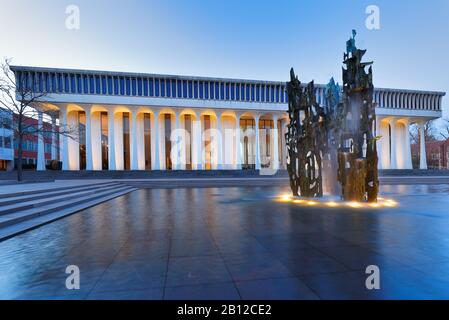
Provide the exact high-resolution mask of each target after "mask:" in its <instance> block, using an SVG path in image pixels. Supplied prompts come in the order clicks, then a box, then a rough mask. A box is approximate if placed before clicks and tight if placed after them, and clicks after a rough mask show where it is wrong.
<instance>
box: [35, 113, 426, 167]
mask: <svg viewBox="0 0 449 320" xmlns="http://www.w3.org/2000/svg"><path fill="white" fill-rule="evenodd" d="M130 115H131V126H130V152H131V155H130V160H131V170H139V169H142V168H141V166H140V168H139V163H138V154H139V152H138V145H139V143H138V141H137V137H138V132H137V111H136V110H131V112H130ZM159 116H160V111H159V110H155V111H153V121H152V129H153V130H152V133H154V134H155V139H154V140H153V141H154V147H153V148H154V159H153V161H152V169H153V170H160V169H161V163H160V161H159V160H160V138H159V121H158V119H159ZM221 116H222V113H221V112H217V113H216V117H217V122H216V129H217V130H218V131H219V132H222V130H221V129H222V128H221ZM235 116H236V118H235V121H236V128H240V119H241V116H242V113H236V115H235ZM180 117H181V112H180V111H178V112H176V113H175V129H180V128H181V124H180ZM195 117H196V118H197V119H199V118H200V114H195ZM254 120H255V123H256V124H257V126H258V124H259V121H260V114H256V115H255V116H254ZM272 120H273V129H274V130H272V134H273V138H272V141H273V149H272V150H273V154H272V159H273V166H272V169H275V170H277V169H279V161H278V159H279V145H278V141H279V137H278V116H277V115H276V114H274V115H273V116H272ZM60 124H61V125H62V126H63V127H64V126H65V125H67V112H66V111H64V110H62V111H61V112H60ZM193 124H194V126H193V128H192V130H193V131H192V132H193V137H194V138H193V139H192V140H193V143H194V145H195V152H196V154H195V156H194V158H195V159H196V161H195V167H193V169H198V170H200V169H203V166H202V163H201V159H202V143H203V141H202V138H201V134H199V133H200V132H202V129H201V121H195V122H193ZM51 125H52V136H51V139H52V148H51V154H52V155H51V157H52V159H56V152H57V148H56V144H57V134H56V119H55V118H53V119H52V122H51ZM409 125H410V120H409V119H407V118H405V119H396V118H393V117H389V118H379V119H378V121H376V126H377V127H376V130H377V135H380V136H382V137H383V138H381V139H380V140H378V142H377V144H378V145H377V149H378V154H379V168H380V169H383V168H389V169H411V168H412V159H411V147H410V133H409ZM418 125H419V135H420V139H419V141H420V166H419V167H420V169H427V159H426V148H425V134H424V130H425V129H424V126H425V121H420V122H419V123H418ZM38 126H39V127H42V126H43V114H42V113H41V112H39V113H38ZM388 126H389V129H388ZM283 129H284V128H283V127H282V128H281V135H282V136H281V137H283V135H284V131H283ZM85 130H86V142H87V143H86V170H94V169H98V168H94V165H93V156H92V115H91V112H90V108H88V109H86V128H85ZM115 131H116V130H115V121H114V110H108V139H109V140H108V159H109V170H117V163H116V158H115V153H116V149H115V145H116V144H115V135H116V132H115ZM235 132H236V133H235V134H236V136H235V139H236V141H240V130H236V131H235ZM390 132H391V134H390ZM282 140H283V139H281V141H282ZM60 141H61V160H62V169H63V170H70V167H69V154H68V149H69V148H68V142H69V138H68V137H67V136H64V135H62V136H61V137H60ZM216 142H217V149H216V150H217V155H216V158H217V169H223V154H222V153H223V146H222V138H221V137H219V138H218V139H216ZM255 146H256V152H255V167H256V169H260V168H261V157H260V134H259V130H256V132H255ZM177 147H178V149H177V150H176V159H175V163H174V168H175V169H178V170H179V169H183V168H182V166H181V162H182V161H181V155H182V154H183V152H182V143H180V141H178V142H177ZM44 149H45V144H44V137H43V133H42V131H39V133H38V152H37V153H38V156H37V170H45V150H44ZM390 150H391V152H390ZM235 168H236V169H241V168H242V154H241V148H240V147H237V148H236V165H235Z"/></svg>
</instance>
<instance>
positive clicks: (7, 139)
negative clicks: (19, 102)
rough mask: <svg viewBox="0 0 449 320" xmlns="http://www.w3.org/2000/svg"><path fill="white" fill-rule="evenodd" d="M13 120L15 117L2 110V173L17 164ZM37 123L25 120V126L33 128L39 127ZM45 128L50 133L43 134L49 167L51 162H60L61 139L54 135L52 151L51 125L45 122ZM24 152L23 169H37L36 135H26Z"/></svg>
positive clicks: (0, 122)
mask: <svg viewBox="0 0 449 320" xmlns="http://www.w3.org/2000/svg"><path fill="white" fill-rule="evenodd" d="M12 119H13V117H12V116H11V113H10V112H9V111H7V110H5V109H1V108H0V171H5V170H12V169H13V168H14V167H15V165H16V164H17V157H18V141H17V139H14V134H13V130H12V129H11V121H12ZM14 119H15V116H14ZM37 123H38V121H37V119H33V118H27V119H26V120H25V124H27V126H28V125H29V126H31V128H33V127H35V126H37ZM44 128H48V132H45V133H44V134H43V135H44V154H45V164H46V165H48V164H49V162H50V161H51V160H59V139H58V135H54V138H55V143H53V146H54V147H53V150H52V134H51V123H49V122H44ZM30 131H33V130H30ZM22 152H23V153H22V159H23V160H22V167H23V168H24V169H35V168H36V165H37V154H38V141H37V135H36V134H33V133H30V134H25V135H24V138H23V141H22Z"/></svg>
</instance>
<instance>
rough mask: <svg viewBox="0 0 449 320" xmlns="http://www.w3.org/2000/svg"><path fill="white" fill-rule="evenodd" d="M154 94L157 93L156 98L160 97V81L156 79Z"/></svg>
mask: <svg viewBox="0 0 449 320" xmlns="http://www.w3.org/2000/svg"><path fill="white" fill-rule="evenodd" d="M154 92H155V94H154V95H155V96H156V97H159V79H155V80H154Z"/></svg>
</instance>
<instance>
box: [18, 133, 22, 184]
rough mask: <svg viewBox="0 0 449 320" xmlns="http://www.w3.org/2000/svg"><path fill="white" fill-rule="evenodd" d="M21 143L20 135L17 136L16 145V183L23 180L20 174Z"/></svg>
mask: <svg viewBox="0 0 449 320" xmlns="http://www.w3.org/2000/svg"><path fill="white" fill-rule="evenodd" d="M22 141H23V137H22V135H19V141H18V144H17V181H22V179H23V173H22V154H23V150H22Z"/></svg>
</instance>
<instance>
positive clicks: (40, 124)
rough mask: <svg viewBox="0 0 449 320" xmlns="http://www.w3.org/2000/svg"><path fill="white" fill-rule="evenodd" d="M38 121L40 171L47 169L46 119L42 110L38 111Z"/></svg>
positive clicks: (38, 168)
mask: <svg viewBox="0 0 449 320" xmlns="http://www.w3.org/2000/svg"><path fill="white" fill-rule="evenodd" d="M37 116H38V121H37V128H38V132H37V167H36V169H37V170H38V171H44V170H45V142H44V133H43V130H44V121H43V116H44V115H43V114H42V112H41V111H38V114H37Z"/></svg>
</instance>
